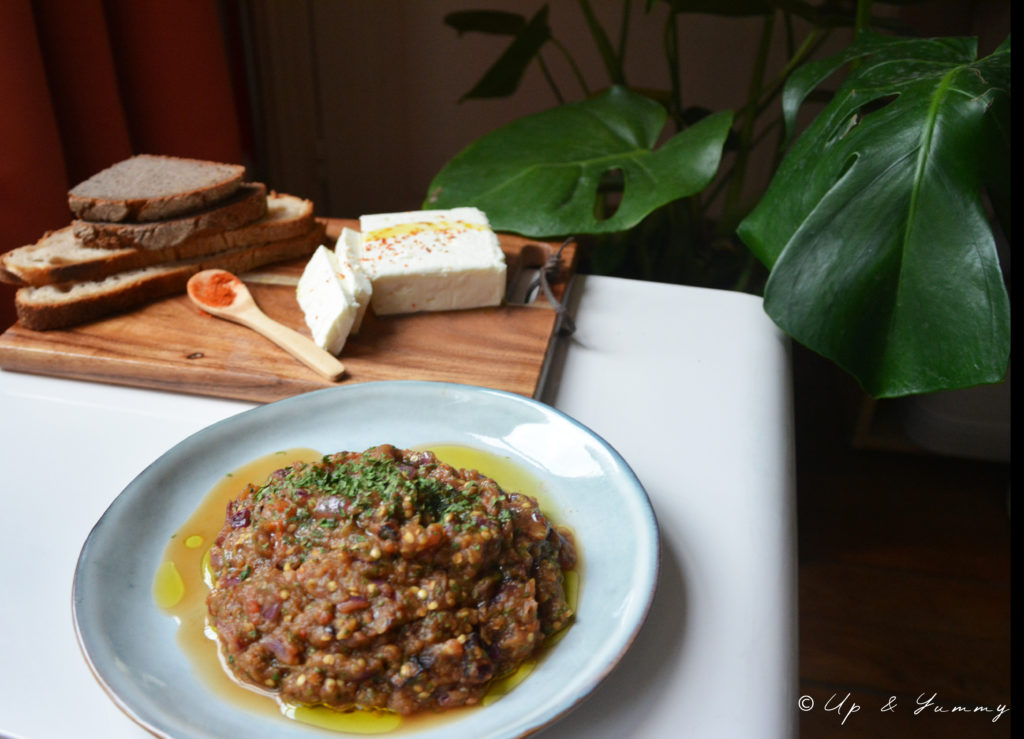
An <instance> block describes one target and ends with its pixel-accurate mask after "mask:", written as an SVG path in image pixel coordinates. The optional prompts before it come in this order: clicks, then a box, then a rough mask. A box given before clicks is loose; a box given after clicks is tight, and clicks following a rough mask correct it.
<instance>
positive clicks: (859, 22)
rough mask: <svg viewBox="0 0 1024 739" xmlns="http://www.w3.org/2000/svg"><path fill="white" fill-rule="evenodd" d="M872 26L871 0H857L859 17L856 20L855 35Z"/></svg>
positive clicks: (855, 36)
mask: <svg viewBox="0 0 1024 739" xmlns="http://www.w3.org/2000/svg"><path fill="white" fill-rule="evenodd" d="M870 27H871V0H857V17H856V19H855V20H854V26H853V37H854V38H857V36H859V35H860V32H861V31H866V30H867V29H868V28H870Z"/></svg>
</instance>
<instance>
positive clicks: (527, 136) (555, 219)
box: [424, 87, 732, 238]
mask: <svg viewBox="0 0 1024 739" xmlns="http://www.w3.org/2000/svg"><path fill="white" fill-rule="evenodd" d="M666 119H667V113H666V112H665V109H664V108H662V107H661V106H660V105H658V104H657V103H655V102H654V101H652V100H650V99H648V98H645V97H643V96H642V95H639V94H637V93H634V92H632V91H630V90H628V89H626V88H624V87H612V88H611V89H610V90H608V91H607V92H605V93H603V94H602V95H600V96H598V97H595V98H592V99H590V100H586V101H584V102H580V103H570V104H567V105H561V106H559V107H557V108H553V109H551V110H547V111H544V112H542V113H538V114H535V115H531V116H527V117H525V118H520V119H519V120H516V121H513V122H512V123H509V124H507V125H505V126H503V127H501V128H499V129H497V130H495V131H493V132H491V133H489V134H487V135H485V136H483V137H482V138H480V139H477V140H476V141H475V142H473V143H472V144H470V145H469V146H468V147H467V148H466V149H464V150H463V151H462V152H461V153H459V154H458V155H456V156H455V157H454V158H453V159H452V160H451V161H450V162H449V163H448V164H447V165H446V166H445V167H444V169H442V170H441V172H439V173H438V175H437V176H436V177H435V178H434V180H433V182H431V184H430V187H429V190H428V195H427V200H426V202H425V203H424V207H427V208H450V207H454V206H460V205H475V206H477V207H478V208H480V209H481V210H483V211H484V212H485V213H486V214H487V216H488V218H489V219H490V222H491V225H492V226H493V227H494V228H496V229H498V230H501V231H512V232H516V233H521V234H524V235H526V236H530V237H532V238H543V237H551V236H561V235H568V234H583V233H588V234H596V233H614V232H617V231H624V230H626V229H629V228H632V227H633V226H635V225H636V224H637V223H639V222H640V221H641V220H642V219H643V218H644V217H645V216H647V215H648V214H649V213H651V212H652V211H653V210H655V209H656V208H659V207H661V206H662V205H665V204H666V203H669V202H672V201H674V200H678V199H679V198H683V197H687V196H689V195H693V194H694V193H697V192H700V191H701V190H702V189H704V188H705V187H706V186H707V185H708V183H709V182H710V181H711V179H712V178H713V177H714V176H715V173H716V172H717V171H718V164H719V161H720V160H721V157H722V147H723V146H724V144H725V138H726V136H727V135H728V133H729V126H730V125H731V124H732V114H731V113H729V112H724V113H717V114H715V115H711V116H708V117H707V118H705V119H704V120H702V121H701V122H700V123H698V124H696V125H694V126H692V127H690V128H688V129H686V130H684V131H682V132H680V133H677V134H676V135H675V136H673V137H672V138H670V139H669V140H668V141H666V142H665V143H664V144H662V145H661V146H657V143H658V140H659V136H660V135H661V133H662V129H663V128H664V126H665V122H666ZM656 147H657V148H656ZM610 175H613V176H614V177H615V178H616V179H617V178H618V176H620V175H621V179H622V181H623V183H624V189H623V192H622V196H621V201H620V202H619V203H618V206H617V208H616V209H615V211H614V213H613V214H612V215H610V216H609V217H602V214H601V212H600V209H599V208H598V207H597V204H598V201H599V188H600V187H601V184H602V182H606V181H608V180H609V179H610V177H609V176H610Z"/></svg>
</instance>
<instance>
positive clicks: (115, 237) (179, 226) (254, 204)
mask: <svg viewBox="0 0 1024 739" xmlns="http://www.w3.org/2000/svg"><path fill="white" fill-rule="evenodd" d="M266 212H267V186H266V185H264V184H263V183H261V182H246V183H243V184H242V185H241V186H240V187H239V188H238V190H237V191H236V192H235V194H234V195H232V196H231V197H229V198H228V199H227V200H224V201H222V202H220V203H218V204H217V205H215V206H214V207H212V208H207V209H205V210H201V211H197V212H195V213H189V214H187V215H183V216H179V217H177V218H170V219H167V220H163V221H151V222H149V223H105V222H101V221H84V220H77V219H76V220H74V221H72V222H71V227H72V228H73V229H74V232H75V236H77V237H78V238H79V239H81V241H82V243H83V244H85V245H86V246H91V247H94V248H97V249H166V248H168V247H171V246H175V245H177V244H180V243H182V242H183V241H186V240H187V239H190V238H194V237H196V236H202V235H204V234H209V233H213V232H215V231H224V230H229V229H235V228H240V227H242V226H244V225H246V224H248V223H252V222H253V221H255V220H257V219H259V218H262V217H263V215H264V214H265V213H266Z"/></svg>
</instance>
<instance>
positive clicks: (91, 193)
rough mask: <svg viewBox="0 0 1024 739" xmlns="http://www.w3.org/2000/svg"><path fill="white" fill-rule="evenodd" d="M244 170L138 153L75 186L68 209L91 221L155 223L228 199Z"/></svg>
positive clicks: (233, 165)
mask: <svg viewBox="0 0 1024 739" xmlns="http://www.w3.org/2000/svg"><path fill="white" fill-rule="evenodd" d="M244 177H245V167H243V166H241V165H238V164H221V163H218V162H207V161H203V160H200V159H185V158H182V157H171V156H156V155H153V154H139V155H138V156H133V157H131V158H129V159H125V160H124V161H121V162H118V163H117V164H114V165H112V166H110V167H107V168H106V169H104V170H103V171H101V172H97V173H96V174H94V175H93V176H92V177H90V178H89V179H87V180H85V181H84V182H81V183H79V184H78V185H75V186H74V187H73V188H72V189H71V191H70V192H69V193H68V205H69V206H70V207H71V212H72V213H74V214H75V216H76V217H78V218H84V219H87V220H93V221H155V220H162V219H165V218H172V217H174V216H176V215H180V214H182V213H188V212H190V211H194V210H201V209H203V208H207V207H209V206H210V205H212V204H214V203H216V202H218V201H220V200H223V199H224V198H226V197H228V196H229V195H231V194H232V193H233V192H234V191H235V190H237V189H238V187H239V186H240V185H241V184H242V180H243V178H244Z"/></svg>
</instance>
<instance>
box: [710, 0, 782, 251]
mask: <svg viewBox="0 0 1024 739" xmlns="http://www.w3.org/2000/svg"><path fill="white" fill-rule="evenodd" d="M774 29H775V14H774V13H772V14H770V15H767V16H765V19H764V25H763V26H762V28H761V40H760V41H759V43H758V48H757V56H756V57H755V59H754V70H753V73H752V74H751V76H750V87H749V88H748V90H747V103H746V105H745V106H744V116H743V124H742V126H741V127H740V134H739V149H738V151H737V152H736V163H735V166H734V168H733V174H732V177H731V178H730V180H731V181H730V183H729V191H728V192H727V193H726V198H725V208H724V211H723V214H722V222H721V224H720V226H721V227H722V228H724V229H725V232H726V233H731V232H732V230H733V228H734V226H735V224H736V223H739V220H740V209H741V207H742V205H741V200H742V197H743V185H744V181H745V180H746V175H747V165H748V164H749V163H750V142H751V140H752V139H753V136H754V124H755V123H756V121H757V101H758V100H760V98H761V91H762V85H763V83H764V73H765V67H766V66H767V64H768V52H769V50H770V49H771V42H772V32H773V31H774Z"/></svg>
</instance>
